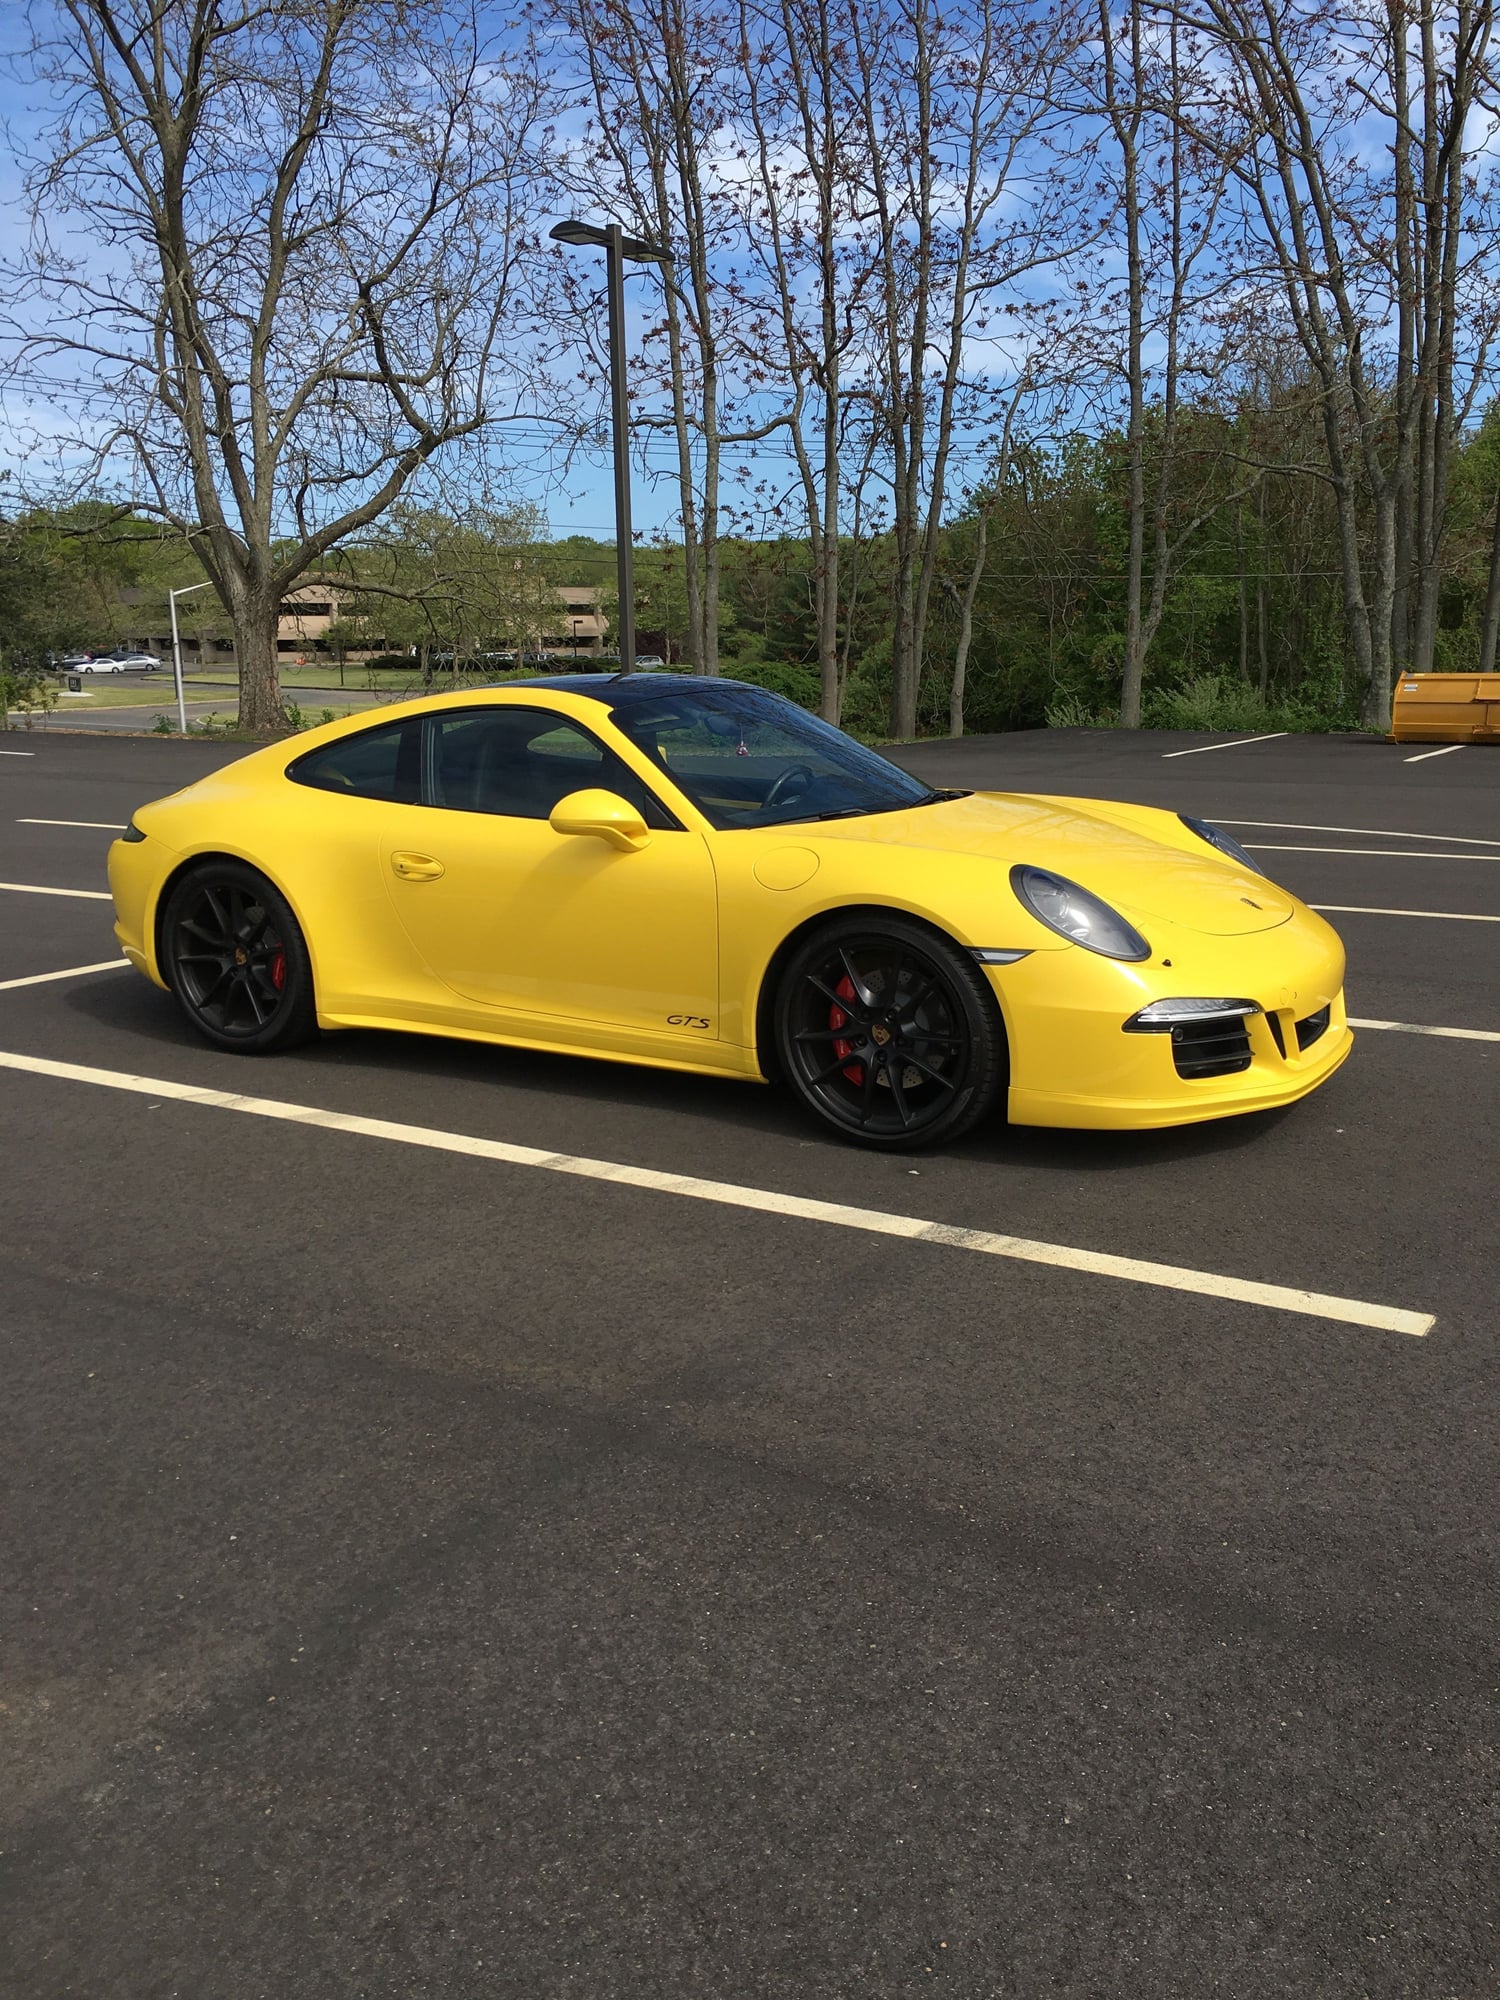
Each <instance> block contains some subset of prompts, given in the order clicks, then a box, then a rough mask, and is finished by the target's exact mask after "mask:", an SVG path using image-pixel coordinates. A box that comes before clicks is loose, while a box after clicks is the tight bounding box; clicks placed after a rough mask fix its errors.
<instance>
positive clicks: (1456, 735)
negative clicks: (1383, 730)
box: [1391, 674, 1500, 743]
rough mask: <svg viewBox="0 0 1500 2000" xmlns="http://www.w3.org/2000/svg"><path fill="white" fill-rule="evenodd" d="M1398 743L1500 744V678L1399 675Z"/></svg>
mask: <svg viewBox="0 0 1500 2000" xmlns="http://www.w3.org/2000/svg"><path fill="white" fill-rule="evenodd" d="M1391 739H1392V741H1393V742H1396V743H1500V674H1398V675H1397V677H1396V692H1395V694H1394V696H1393V697H1392V699H1391Z"/></svg>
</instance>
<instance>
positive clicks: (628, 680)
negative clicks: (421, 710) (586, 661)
mask: <svg viewBox="0 0 1500 2000" xmlns="http://www.w3.org/2000/svg"><path fill="white" fill-rule="evenodd" d="M493 685H494V686H496V687H532V688H560V689H561V690H562V692H563V693H564V694H582V695H588V696H590V697H591V698H592V699H593V700H594V701H603V702H608V703H609V705H610V706H611V707H612V708H613V707H617V706H618V705H619V703H621V702H623V701H631V700H639V699H641V698H642V697H644V696H654V695H660V694H661V693H663V691H664V688H670V690H671V692H672V693H673V694H712V693H713V691H714V690H715V689H716V688H749V687H751V686H752V683H751V682H749V681H732V680H728V679H725V678H724V677H723V676H721V675H717V674H715V675H709V674H663V673H660V672H652V671H650V670H646V671H642V672H636V673H633V674H621V673H614V674H534V675H528V676H527V678H526V679H525V680H513V681H496V682H494V683H493Z"/></svg>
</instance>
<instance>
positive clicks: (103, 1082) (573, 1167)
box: [0, 1052, 1434, 1335]
mask: <svg viewBox="0 0 1500 2000" xmlns="http://www.w3.org/2000/svg"><path fill="white" fill-rule="evenodd" d="M0 1069H10V1070H21V1071H24V1072H26V1073H28V1074H30V1075H33V1076H44V1077H52V1078H55V1079H57V1080H58V1081H60V1082H64V1083H84V1084H92V1085H94V1086H95V1087H97V1088H100V1089H104V1090H122V1091H129V1092H132V1093H133V1094H134V1095H136V1096H138V1097H150V1098H153V1099H156V1100H158V1101H161V1100H165V1099H174V1100H176V1101H177V1102H178V1103H182V1104H196V1105H202V1106H204V1107H206V1108H208V1109H212V1110H216V1111H237V1112H239V1113H241V1114H242V1115H247V1116H249V1117H252V1118H274V1119H278V1120H280V1121H282V1122H284V1123H287V1124H292V1125H312V1126H320V1127H322V1128H323V1129H324V1130H325V1131H329V1132H347V1133H352V1134H354V1135H355V1136H357V1137H360V1138H366V1139H385V1140H388V1141H391V1142H393V1143H395V1144H396V1145H401V1146H421V1147H425V1148H426V1149H427V1150H428V1151H430V1152H435V1153H460V1154H466V1155H468V1156H469V1157H471V1158H473V1159H480V1160H495V1161H498V1162H499V1163H500V1164H502V1165H504V1166H510V1167H534V1168H540V1169H541V1171H542V1172H544V1173H549V1174H570V1175H574V1176H576V1177H578V1178H579V1179H582V1180H591V1181H612V1182H614V1183H616V1184H617V1185H618V1186H621V1187H628V1188H638V1189H643V1190H646V1191H648V1192H651V1193H654V1194H672V1195H679V1196H683V1197H685V1198H686V1199H687V1200H689V1201H708V1202H714V1203H716V1204H718V1205H719V1206H720V1207H722V1208H740V1209H750V1210H755V1211H758V1212H759V1213H761V1214H763V1215H775V1216H784V1217H787V1218H789V1219H791V1220H794V1221H801V1222H818V1223H825V1224H831V1225H832V1226H833V1227H835V1228H838V1229H855V1230H860V1231H862V1232H864V1233H866V1234H869V1235H873V1236H894V1237H901V1238H904V1239H905V1240H906V1241H908V1242H915V1243H928V1244H933V1245H940V1246H942V1247H944V1248H946V1249H952V1250H970V1251H977V1252H978V1253H979V1254H980V1255H981V1256H987V1257H1005V1258H1010V1259H1012V1260H1014V1261H1016V1262H1018V1263H1023V1264H1047V1265H1051V1266H1053V1267H1054V1268H1055V1269H1058V1270H1064V1271H1076V1272H1080V1273H1082V1274H1083V1275H1085V1276H1088V1277H1096V1278H1121V1279H1124V1280H1126V1281H1127V1282H1130V1283H1133V1284H1138V1285H1156V1286H1160V1287H1161V1288H1162V1289H1163V1290H1166V1291H1173V1292H1192V1293H1196V1294H1198V1296H1200V1297H1203V1298H1214V1299H1229V1300H1233V1301H1234V1302H1236V1303H1238V1304H1241V1305H1253V1306H1268V1307H1270V1308H1271V1309H1272V1310H1273V1311H1277V1312H1287V1313H1298V1314H1301V1315H1303V1316H1304V1317H1308V1318H1313V1319H1329V1320H1341V1321H1343V1322H1345V1323H1346V1324H1347V1325H1350V1326H1363V1327H1373V1328H1374V1329H1376V1330H1377V1331H1379V1332H1382V1333H1405V1334H1413V1335H1421V1334H1425V1333H1429V1332H1431V1330H1432V1326H1433V1323H1434V1322H1433V1316H1432V1314H1431V1313H1420V1312H1410V1311H1408V1310H1406V1309H1405V1308H1404V1307H1400V1306H1383V1305H1375V1304H1371V1303H1370V1302H1369V1301H1367V1300H1364V1299H1344V1298H1338V1297H1336V1296H1334V1295H1332V1294H1331V1293H1327V1292H1306V1291H1301V1290H1298V1289H1297V1288H1296V1287H1294V1286H1291V1285H1263V1284H1259V1283H1257V1282H1255V1281H1254V1280H1253V1279H1248V1278H1230V1277H1223V1276H1220V1275H1219V1274H1218V1273H1217V1272H1214V1271H1195V1270H1189V1269H1187V1268H1185V1267H1183V1266H1181V1265H1177V1264H1155V1263H1148V1262H1146V1261H1145V1260H1144V1259H1142V1258H1139V1257H1116V1256H1113V1255H1111V1254H1109V1253H1108V1252H1106V1251H1100V1250H1077V1249H1073V1248H1072V1247H1070V1246H1069V1245H1067V1244H1064V1243H1041V1242H1037V1241H1035V1240H1033V1239H1031V1238H1029V1237H1025V1236H1002V1235H999V1234H997V1233H996V1232H994V1231H993V1230H988V1229H963V1228H959V1227H957V1226H955V1225H953V1224H951V1223H946V1222H932V1221H929V1220H926V1219H925V1218H923V1217H921V1216H916V1215H894V1214H891V1213H890V1212H889V1211H887V1210H884V1209H875V1208H852V1207H848V1206H846V1205H845V1204H844V1203H842V1202H833V1201H815V1200H812V1199H810V1198H809V1197H807V1196H805V1195H795V1194H781V1193H778V1192H777V1191H775V1190H774V1189H771V1188H755V1187H741V1186H739V1185H738V1184H737V1183H735V1182H732V1181H710V1180H703V1179H700V1178H699V1177H698V1176H697V1175H696V1174H673V1173H665V1172H662V1171H661V1170H659V1169H657V1168H655V1167H637V1166H630V1165H626V1164H623V1163H621V1162H619V1161H616V1160H592V1159H587V1158H584V1157H582V1156H580V1155H578V1154H574V1153H549V1152H545V1151H543V1150H541V1149H540V1148H538V1147H535V1146H516V1145H512V1144H510V1143H509V1142H508V1141H506V1140H502V1139H476V1138H474V1137H472V1136H471V1135H470V1134H469V1133H466V1132H445V1131H440V1130H438V1129H436V1128H434V1127H432V1126H427V1125H399V1124H396V1123H395V1122H393V1121H392V1120H390V1119H387V1118H360V1117H356V1116H354V1115H352V1114H351V1113H349V1112H345V1111H325V1110H323V1109H322V1108H321V1107H320V1106H318V1105H313V1104H287V1103H284V1102H282V1101H281V1100H280V1099H279V1098H273V1097H242V1096H241V1095H240V1094H239V1093H238V1092H236V1091H229V1090H207V1089H205V1088H204V1087H203V1086H202V1085H200V1084H191V1083H176V1082H172V1081H169V1080H168V1079H166V1078H164V1077H152V1076H136V1075H133V1074H132V1073H130V1072H129V1071H126V1070H113V1069H93V1068H89V1067H87V1066H86V1065H84V1064H82V1063H65V1062H53V1061H50V1060H48V1059H47V1058H46V1057H43V1056H23V1055H11V1054H7V1053H4V1052H0Z"/></svg>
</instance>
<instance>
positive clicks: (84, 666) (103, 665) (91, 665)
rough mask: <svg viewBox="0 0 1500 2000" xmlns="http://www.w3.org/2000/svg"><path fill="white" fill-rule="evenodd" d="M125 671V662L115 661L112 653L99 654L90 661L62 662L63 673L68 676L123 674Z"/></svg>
mask: <svg viewBox="0 0 1500 2000" xmlns="http://www.w3.org/2000/svg"><path fill="white" fill-rule="evenodd" d="M126 671H127V669H126V666H125V662H124V661H123V660H117V659H116V658H115V657H114V655H113V654H112V653H100V654H97V655H96V656H95V657H94V658H93V659H91V660H64V661H63V672H64V673H68V674H123V673H125V672H126Z"/></svg>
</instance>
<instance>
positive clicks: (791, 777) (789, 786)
mask: <svg viewBox="0 0 1500 2000" xmlns="http://www.w3.org/2000/svg"><path fill="white" fill-rule="evenodd" d="M815 777H816V774H815V772H814V771H813V769H812V767H811V765H809V764H789V765H788V766H787V768H786V769H785V770H784V771H783V772H782V773H781V775H780V776H779V777H778V778H777V779H776V781H775V783H774V784H773V785H772V786H771V789H770V790H769V791H768V792H767V793H766V795H765V797H764V798H763V799H762V800H761V802H760V809H761V811H762V812H770V810H771V808H772V807H773V806H784V805H790V804H791V802H792V800H793V799H800V798H801V796H802V794H803V793H804V792H805V791H807V789H808V788H809V786H811V785H812V784H813V783H814V782H815ZM798 779H800V780H801V782H800V783H797V782H795V781H796V780H798Z"/></svg>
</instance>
